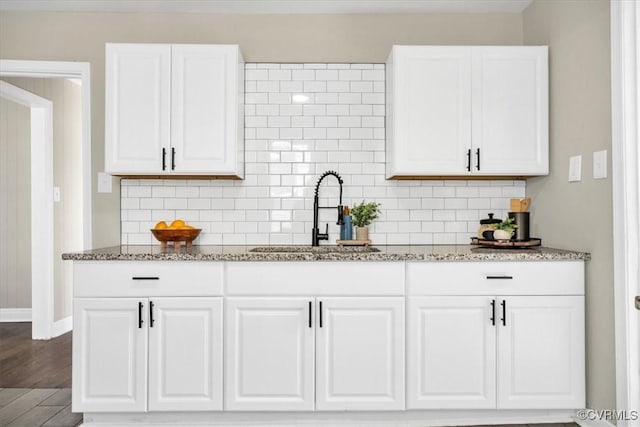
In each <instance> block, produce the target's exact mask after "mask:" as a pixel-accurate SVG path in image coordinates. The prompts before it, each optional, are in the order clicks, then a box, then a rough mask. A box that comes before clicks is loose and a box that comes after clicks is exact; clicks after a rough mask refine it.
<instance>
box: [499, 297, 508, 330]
mask: <svg viewBox="0 0 640 427" xmlns="http://www.w3.org/2000/svg"><path fill="white" fill-rule="evenodd" d="M500 305H501V306H502V319H500V320H502V326H507V301H505V300H502V302H501V303H500Z"/></svg>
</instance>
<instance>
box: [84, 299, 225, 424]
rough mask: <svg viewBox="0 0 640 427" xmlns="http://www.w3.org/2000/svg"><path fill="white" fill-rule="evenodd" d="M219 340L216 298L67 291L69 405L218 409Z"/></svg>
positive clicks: (138, 409) (127, 409) (89, 408)
mask: <svg viewBox="0 0 640 427" xmlns="http://www.w3.org/2000/svg"><path fill="white" fill-rule="evenodd" d="M221 343H222V298H75V299H74V340H73V410H74V412H145V411H147V410H149V411H186V410H188V411H211V410H220V409H222V348H221ZM147 372H148V374H147ZM147 375H148V379H147ZM147 400H148V406H147Z"/></svg>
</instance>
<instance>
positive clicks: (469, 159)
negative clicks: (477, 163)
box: [467, 148, 471, 172]
mask: <svg viewBox="0 0 640 427" xmlns="http://www.w3.org/2000/svg"><path fill="white" fill-rule="evenodd" d="M467 171H468V172H471V148H469V149H468V150H467Z"/></svg>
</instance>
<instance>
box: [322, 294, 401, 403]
mask: <svg viewBox="0 0 640 427" xmlns="http://www.w3.org/2000/svg"><path fill="white" fill-rule="evenodd" d="M318 313H319V315H321V316H322V320H321V321H320V319H319V320H318V322H317V324H318V329H317V331H318V332H317V337H316V381H317V385H316V409H318V410H327V411H339V410H346V409H349V410H363V411H380V410H401V409H404V298H402V297H398V298H393V297H387V298H378V297H371V298H322V299H319V302H318Z"/></svg>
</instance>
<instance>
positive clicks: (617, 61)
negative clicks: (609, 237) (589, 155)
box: [611, 1, 640, 427]
mask: <svg viewBox="0 0 640 427" xmlns="http://www.w3.org/2000/svg"><path fill="white" fill-rule="evenodd" d="M638 25H640V4H638V3H636V2H618V1H612V2H611V119H612V120H611V125H612V126H611V131H612V133H611V137H612V150H611V151H612V169H613V173H612V175H613V255H614V257H613V260H614V289H615V316H616V317H615V340H616V401H617V402H616V405H617V409H618V410H619V411H627V414H629V413H630V412H629V411H631V410H634V409H635V410H637V409H638V408H637V407H636V405H637V402H640V378H639V377H640V376H639V375H638V373H639V372H640V330H639V329H640V325H639V323H640V322H639V321H638V320H639V318H640V315H639V313H640V312H638V311H637V310H636V309H635V308H634V304H633V298H634V296H635V295H637V293H638V289H637V288H635V287H636V286H638V283H640V262H639V261H638V257H639V256H640V226H639V224H640V205H639V203H640V173H639V172H638V167H640V158H639V155H640V152H639V150H638V145H637V144H638V142H637V141H638V137H639V136H640V126H639V123H638V121H639V120H638V114H640V92H639V91H640V79H639V78H638V73H639V72H640V43H639V42H638V36H640V34H639V33H638ZM631 425H640V423H638V421H637V420H636V421H630V420H626V421H624V420H620V421H619V422H618V426H619V427H627V426H631Z"/></svg>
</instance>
